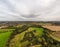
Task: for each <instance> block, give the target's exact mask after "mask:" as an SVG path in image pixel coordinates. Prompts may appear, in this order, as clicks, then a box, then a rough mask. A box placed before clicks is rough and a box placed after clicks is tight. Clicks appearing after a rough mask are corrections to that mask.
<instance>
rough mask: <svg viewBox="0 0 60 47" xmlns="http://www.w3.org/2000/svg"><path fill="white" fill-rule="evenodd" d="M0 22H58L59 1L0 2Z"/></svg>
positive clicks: (59, 19) (59, 14) (21, 0)
mask: <svg viewBox="0 0 60 47" xmlns="http://www.w3.org/2000/svg"><path fill="white" fill-rule="evenodd" d="M0 21H60V0H0Z"/></svg>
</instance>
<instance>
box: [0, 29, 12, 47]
mask: <svg viewBox="0 0 60 47" xmlns="http://www.w3.org/2000/svg"><path fill="white" fill-rule="evenodd" d="M0 32H1V33H0V47H5V44H6V42H7V40H8V38H9V36H10V34H11V33H12V30H11V29H6V30H5V29H0Z"/></svg>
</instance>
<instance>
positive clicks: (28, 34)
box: [0, 26, 60, 47]
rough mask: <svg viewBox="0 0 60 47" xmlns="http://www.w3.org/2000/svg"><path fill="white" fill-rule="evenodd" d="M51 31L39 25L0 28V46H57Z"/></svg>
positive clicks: (58, 43) (58, 44)
mask: <svg viewBox="0 0 60 47" xmlns="http://www.w3.org/2000/svg"><path fill="white" fill-rule="evenodd" d="M52 33H53V32H52V31H51V30H49V29H47V28H43V27H41V26H22V27H19V28H15V29H9V28H8V29H0V47H40V46H42V47H54V46H55V47H59V46H60V42H58V41H56V40H54V39H53V38H51V36H50V35H51V34H52ZM56 42H57V43H56ZM55 43H56V44H55ZM6 44H7V45H8V46H7V45H6ZM43 44H44V45H43Z"/></svg>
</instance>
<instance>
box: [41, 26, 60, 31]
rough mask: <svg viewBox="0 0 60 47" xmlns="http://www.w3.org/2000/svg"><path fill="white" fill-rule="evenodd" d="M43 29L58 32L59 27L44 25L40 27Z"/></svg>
mask: <svg viewBox="0 0 60 47" xmlns="http://www.w3.org/2000/svg"><path fill="white" fill-rule="evenodd" d="M42 27H44V28H48V29H50V30H52V31H60V26H56V25H45V26H42Z"/></svg>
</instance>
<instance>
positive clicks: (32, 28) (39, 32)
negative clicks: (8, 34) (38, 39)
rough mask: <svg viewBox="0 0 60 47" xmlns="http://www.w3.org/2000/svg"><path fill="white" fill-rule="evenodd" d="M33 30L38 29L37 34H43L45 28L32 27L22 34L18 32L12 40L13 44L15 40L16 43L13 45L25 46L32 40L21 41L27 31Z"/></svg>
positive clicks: (17, 46) (15, 46) (16, 46)
mask: <svg viewBox="0 0 60 47" xmlns="http://www.w3.org/2000/svg"><path fill="white" fill-rule="evenodd" d="M32 30H36V34H35V35H36V36H42V34H43V28H36V27H30V28H29V29H27V30H26V31H24V32H22V33H20V34H17V35H16V36H15V38H14V39H13V40H11V42H12V43H11V44H13V42H14V41H15V42H14V44H13V45H14V46H13V47H25V46H26V45H27V44H29V43H30V42H28V41H25V42H23V43H20V41H21V40H22V39H23V37H24V34H25V32H29V31H32ZM10 47H12V46H10Z"/></svg>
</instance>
